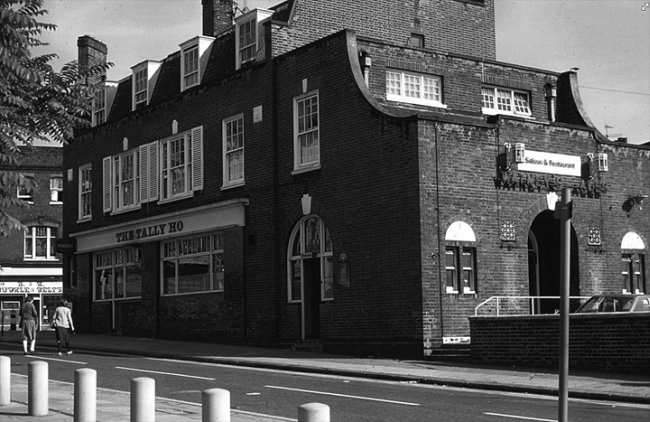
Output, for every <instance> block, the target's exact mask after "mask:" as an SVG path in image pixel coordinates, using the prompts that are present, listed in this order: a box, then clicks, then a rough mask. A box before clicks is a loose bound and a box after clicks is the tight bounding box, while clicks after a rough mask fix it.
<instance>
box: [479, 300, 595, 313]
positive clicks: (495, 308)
mask: <svg viewBox="0 0 650 422" xmlns="http://www.w3.org/2000/svg"><path fill="white" fill-rule="evenodd" d="M589 297H590V296H569V300H570V301H571V302H570V303H571V306H570V307H571V308H572V309H575V308H577V307H578V306H579V305H580V304H582V303H583V302H584V301H585V300H586V299H589ZM550 300H556V301H558V306H557V307H556V308H554V309H553V310H552V311H551V312H543V310H544V308H547V306H542V302H543V301H550ZM559 301H560V296H492V297H490V298H489V299H487V300H484V301H483V302H481V303H480V304H479V305H478V306H476V308H474V316H479V312H483V315H495V314H496V316H501V315H540V314H556V313H557V312H558V310H559ZM547 303H548V302H547Z"/></svg>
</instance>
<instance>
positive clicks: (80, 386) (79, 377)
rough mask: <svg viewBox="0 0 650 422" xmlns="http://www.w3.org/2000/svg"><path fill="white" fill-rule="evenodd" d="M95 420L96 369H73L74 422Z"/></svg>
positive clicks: (92, 421) (94, 421) (91, 421)
mask: <svg viewBox="0 0 650 422" xmlns="http://www.w3.org/2000/svg"><path fill="white" fill-rule="evenodd" d="M96 421H97V371H95V370H94V369H89V368H83V369H77V370H76V371H74V422H96Z"/></svg>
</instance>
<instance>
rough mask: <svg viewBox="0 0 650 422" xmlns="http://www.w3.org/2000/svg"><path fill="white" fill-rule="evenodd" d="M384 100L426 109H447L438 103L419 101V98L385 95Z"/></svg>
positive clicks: (444, 105)
mask: <svg viewBox="0 0 650 422" xmlns="http://www.w3.org/2000/svg"><path fill="white" fill-rule="evenodd" d="M386 100H388V101H394V102H399V103H407V104H417V105H422V106H427V107H436V108H447V105H446V104H443V103H441V102H439V101H431V100H421V99H419V98H409V97H401V96H397V95H392V94H386Z"/></svg>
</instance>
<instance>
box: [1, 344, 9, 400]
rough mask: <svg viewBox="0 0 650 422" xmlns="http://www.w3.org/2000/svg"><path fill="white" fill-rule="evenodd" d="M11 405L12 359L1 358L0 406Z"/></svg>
mask: <svg viewBox="0 0 650 422" xmlns="http://www.w3.org/2000/svg"><path fill="white" fill-rule="evenodd" d="M10 403H11V358H9V357H7V356H0V406H6V405H8V404H10Z"/></svg>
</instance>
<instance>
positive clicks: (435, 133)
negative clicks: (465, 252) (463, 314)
mask: <svg viewBox="0 0 650 422" xmlns="http://www.w3.org/2000/svg"><path fill="white" fill-rule="evenodd" d="M433 143H434V144H435V146H436V218H437V220H438V283H439V288H440V289H439V290H440V291H439V295H438V300H439V308H440V341H441V342H442V338H443V337H444V334H445V328H444V326H445V324H444V319H443V316H444V312H443V309H442V308H443V303H442V292H443V290H444V286H443V283H444V274H443V273H442V256H443V253H442V252H443V251H442V249H443V247H444V244H443V243H442V242H441V241H440V236H441V234H442V231H441V227H440V170H439V169H440V165H439V161H438V155H439V153H440V151H439V148H438V122H433ZM441 346H442V343H441Z"/></svg>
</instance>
